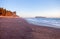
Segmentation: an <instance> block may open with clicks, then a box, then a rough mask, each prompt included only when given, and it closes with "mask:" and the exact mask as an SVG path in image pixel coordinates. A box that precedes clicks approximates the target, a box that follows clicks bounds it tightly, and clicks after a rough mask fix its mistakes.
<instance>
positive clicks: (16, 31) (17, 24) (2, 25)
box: [0, 18, 60, 39]
mask: <svg viewBox="0 0 60 39" xmlns="http://www.w3.org/2000/svg"><path fill="white" fill-rule="evenodd" d="M0 38H1V39H60V29H58V28H57V29H56V28H51V27H44V26H38V25H33V24H29V23H28V22H27V21H26V20H24V18H12V19H11V18H8V19H7V18H0Z"/></svg>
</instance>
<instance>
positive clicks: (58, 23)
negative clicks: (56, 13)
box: [25, 18, 60, 28]
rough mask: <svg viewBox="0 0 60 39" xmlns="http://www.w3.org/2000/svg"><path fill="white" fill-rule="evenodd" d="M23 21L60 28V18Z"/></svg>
mask: <svg viewBox="0 0 60 39" xmlns="http://www.w3.org/2000/svg"><path fill="white" fill-rule="evenodd" d="M25 20H26V21H27V22H28V23H30V24H34V25H42V26H48V27H54V28H60V18H25Z"/></svg>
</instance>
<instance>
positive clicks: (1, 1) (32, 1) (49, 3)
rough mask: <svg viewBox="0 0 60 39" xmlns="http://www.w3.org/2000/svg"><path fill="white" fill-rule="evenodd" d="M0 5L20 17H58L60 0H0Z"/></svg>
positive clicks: (59, 15)
mask: <svg viewBox="0 0 60 39" xmlns="http://www.w3.org/2000/svg"><path fill="white" fill-rule="evenodd" d="M0 7H3V8H6V9H7V10H11V11H16V12H17V15H19V16H20V17H35V16H43V17H60V0H0Z"/></svg>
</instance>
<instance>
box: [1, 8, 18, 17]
mask: <svg viewBox="0 0 60 39" xmlns="http://www.w3.org/2000/svg"><path fill="white" fill-rule="evenodd" d="M0 17H19V16H17V15H16V11H14V12H12V11H9V10H6V9H4V8H0Z"/></svg>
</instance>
